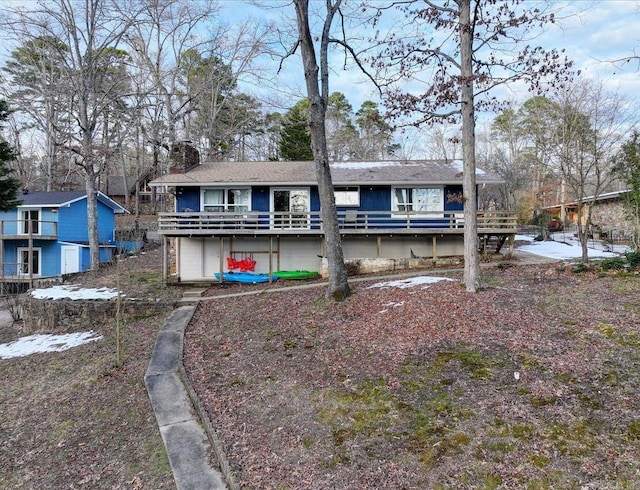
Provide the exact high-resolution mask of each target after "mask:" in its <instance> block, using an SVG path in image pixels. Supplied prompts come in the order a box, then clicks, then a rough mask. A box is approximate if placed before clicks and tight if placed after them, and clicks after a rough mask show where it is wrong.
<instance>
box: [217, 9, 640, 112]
mask: <svg viewBox="0 0 640 490" xmlns="http://www.w3.org/2000/svg"><path fill="white" fill-rule="evenodd" d="M348 1H349V0H347V2H348ZM527 3H530V4H532V5H534V4H540V3H542V2H534V1H528V2H527ZM544 3H545V4H546V5H548V6H550V7H551V8H553V9H555V10H557V18H558V19H559V21H558V22H557V24H555V25H548V26H546V28H545V31H541V32H540V33H539V35H538V36H537V37H536V38H534V39H530V44H532V45H540V46H543V47H545V48H557V49H565V52H566V54H567V56H568V57H569V58H570V59H572V60H573V61H574V62H575V68H576V69H578V70H580V71H581V72H582V73H583V75H584V76H586V77H590V78H594V79H600V80H602V81H603V83H604V84H605V86H606V88H607V89H608V90H610V91H612V92H618V93H620V94H626V95H628V96H630V97H635V96H636V93H637V90H638V86H639V84H640V65H639V63H638V61H635V62H632V63H627V64H626V65H624V66H622V65H620V64H618V65H615V64H613V63H612V62H611V61H612V60H617V59H621V58H627V57H629V56H633V55H634V53H635V54H636V55H639V56H640V0H573V1H559V0H552V1H550V2H544ZM266 4H267V5H282V4H287V6H286V7H283V8H281V9H272V10H265V9H259V8H257V7H256V6H251V5H246V4H242V3H240V2H238V1H232V0H223V1H222V5H223V7H224V8H223V10H222V18H223V19H228V20H229V22H231V23H238V22H242V19H244V18H246V17H247V16H251V17H253V18H269V19H273V20H275V21H276V22H279V23H280V25H283V23H284V22H285V21H283V20H282V17H283V16H287V15H288V16H289V22H290V23H291V24H293V22H294V18H293V17H292V16H293V15H294V8H293V5H291V3H290V2H281V1H275V0H273V1H268V0H267V2H266ZM241 5H243V6H242V8H240V6H241ZM360 29H363V30H365V31H366V29H367V27H364V26H362V27H360ZM369 29H370V28H369ZM283 49H284V48H283ZM343 61H344V58H343V55H342V54H335V55H334V56H332V58H331V61H330V65H331V70H332V72H331V76H330V82H329V86H330V92H334V91H338V92H342V93H344V94H345V95H346V96H347V99H348V100H349V102H351V104H352V106H353V107H354V110H357V109H358V108H359V107H360V105H361V103H362V102H363V101H364V100H374V101H376V102H378V101H379V98H378V97H377V92H376V89H375V88H374V87H373V85H372V84H371V82H369V81H368V80H367V79H366V77H365V76H364V75H362V74H361V73H360V72H359V71H358V70H357V69H355V68H351V69H348V70H343V69H342V67H343ZM279 62H280V60H279V59H277V58H274V59H273V60H271V61H270V62H268V63H271V67H272V70H271V72H273V73H274V72H275V70H277V64H278V63H279ZM268 63H267V64H268ZM275 86H276V87H278V89H283V90H284V89H287V90H290V91H291V94H294V95H292V96H291V97H290V98H289V100H292V99H295V97H296V96H299V97H302V96H303V94H304V79H303V72H302V64H301V61H300V58H299V57H298V56H292V57H290V58H288V59H287V60H286V61H285V62H284V63H283V65H282V70H281V74H280V75H279V76H278V77H277V78H276V81H275ZM244 88H245V89H246V90H248V91H254V93H256V94H261V93H263V91H264V90H265V89H266V90H271V85H270V84H268V83H265V84H264V85H262V86H261V87H256V86H255V84H254V83H252V84H251V85H247V86H245V87H244ZM500 96H501V97H504V98H506V99H508V100H514V101H515V102H520V103H521V102H524V101H525V100H526V99H528V98H529V97H531V96H532V94H530V93H528V92H527V89H526V87H524V86H518V85H514V86H511V87H509V88H508V89H501V92H500ZM285 103H286V102H285ZM291 105H292V104H291Z"/></svg>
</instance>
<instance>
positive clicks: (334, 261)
mask: <svg viewBox="0 0 640 490" xmlns="http://www.w3.org/2000/svg"><path fill="white" fill-rule="evenodd" d="M293 4H294V6H295V10H296V19H297V25H298V40H297V43H296V47H300V51H301V55H302V64H303V67H304V77H305V82H306V86H307V96H308V98H309V127H310V130H311V147H312V150H313V156H314V160H315V164H316V177H317V180H318V191H319V193H320V208H321V214H322V226H323V229H324V234H325V242H326V250H327V252H326V253H327V262H328V268H329V287H328V290H327V296H329V297H331V298H333V299H334V300H338V301H340V300H343V299H344V298H346V297H347V296H348V295H349V294H350V288H349V283H348V282H347V269H346V266H345V263H344V255H343V252H342V238H341V236H340V230H339V227H338V214H337V211H336V204H335V197H334V194H333V183H332V181H331V169H330V167H329V152H328V150H327V136H326V128H325V119H326V113H327V104H328V100H329V62H328V49H329V44H330V43H331V42H332V37H331V24H332V23H333V20H334V18H335V17H336V15H340V12H339V9H340V4H341V0H334V1H331V0H327V1H326V3H325V7H326V11H325V13H324V19H323V22H322V31H321V33H320V34H316V35H315V36H314V34H312V32H311V28H310V24H309V0H294V2H293ZM316 37H317V38H319V39H320V45H319V46H320V54H319V55H317V54H316V50H315V45H314V39H315V38H316ZM294 50H295V48H294ZM318 63H319V64H320V66H319V67H318Z"/></svg>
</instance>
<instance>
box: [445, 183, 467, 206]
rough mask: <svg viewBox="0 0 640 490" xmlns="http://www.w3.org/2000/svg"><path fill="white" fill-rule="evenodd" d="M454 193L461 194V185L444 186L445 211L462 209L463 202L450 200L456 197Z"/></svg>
mask: <svg viewBox="0 0 640 490" xmlns="http://www.w3.org/2000/svg"><path fill="white" fill-rule="evenodd" d="M456 194H459V195H460V196H461V195H462V186H461V185H446V186H445V187H444V210H445V211H463V210H464V204H463V203H461V202H458V201H457V200H451V199H452V198H455V197H457V196H456Z"/></svg>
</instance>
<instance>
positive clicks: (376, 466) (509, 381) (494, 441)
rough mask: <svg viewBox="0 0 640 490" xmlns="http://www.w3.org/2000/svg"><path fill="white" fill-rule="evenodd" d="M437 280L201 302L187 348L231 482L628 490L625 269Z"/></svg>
mask: <svg viewBox="0 0 640 490" xmlns="http://www.w3.org/2000/svg"><path fill="white" fill-rule="evenodd" d="M449 277H450V278H452V279H454V281H442V282H438V283H436V284H432V285H416V286H413V287H407V288H400V287H371V286H372V285H373V284H374V283H375V282H376V281H375V280H374V281H372V282H369V283H357V284H356V283H354V284H353V285H352V286H353V291H354V294H353V295H352V296H351V297H350V298H349V299H348V300H347V301H345V302H344V303H341V304H331V303H328V302H327V301H326V300H325V299H324V290H323V289H322V288H314V289H303V290H300V291H297V292H291V291H289V292H283V293H273V294H272V293H269V294H261V295H257V296H242V297H237V298H226V299H222V298H218V299H215V300H211V301H207V302H204V303H202V304H201V306H200V307H199V309H198V311H197V313H196V315H195V317H194V321H193V324H192V325H191V326H190V327H189V329H188V332H187V339H186V347H185V349H186V355H185V357H186V359H185V363H186V365H187V370H188V372H189V374H190V377H191V379H192V381H193V382H194V384H195V386H196V389H197V391H198V393H199V394H200V396H201V398H202V399H203V400H204V402H205V404H206V406H207V407H208V411H209V413H210V416H211V419H212V420H213V423H214V425H215V426H216V427H218V430H219V436H220V437H221V438H222V440H223V441H224V446H225V451H226V453H227V455H228V458H229V460H230V462H231V465H232V468H233V470H234V473H235V475H236V479H237V481H238V483H239V484H240V485H241V486H242V487H243V488H251V489H300V488H305V489H424V488H434V489H445V488H447V489H448V488H451V489H480V488H482V489H491V488H504V489H514V488H528V489H547V488H548V489H559V488H562V489H573V488H575V489H596V488H597V489H615V488H640V415H639V414H640V397H638V392H639V390H640V350H639V347H640V337H639V333H640V327H639V314H640V277H639V276H638V274H637V273H633V274H623V275H609V274H607V275H604V274H598V273H596V272H583V273H574V272H572V271H571V270H568V269H567V270H559V269H556V268H555V267H553V266H515V267H512V266H510V264H505V265H498V266H496V267H492V268H490V269H487V270H485V279H486V281H487V283H488V287H487V288H486V289H485V290H483V291H482V292H480V293H478V294H469V293H466V292H465V290H464V288H463V287H462V286H461V285H460V277H459V276H457V275H454V276H449ZM239 289H243V288H239ZM244 289H246V288H244ZM233 290H234V288H225V289H224V290H223V291H220V290H219V289H218V288H212V290H211V294H220V293H221V292H225V293H227V292H231V291H233Z"/></svg>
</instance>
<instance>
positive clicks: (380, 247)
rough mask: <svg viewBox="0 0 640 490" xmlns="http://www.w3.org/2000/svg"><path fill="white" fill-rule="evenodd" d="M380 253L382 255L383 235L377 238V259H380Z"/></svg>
mask: <svg viewBox="0 0 640 490" xmlns="http://www.w3.org/2000/svg"><path fill="white" fill-rule="evenodd" d="M380 255H382V237H381V236H380V235H378V237H377V239H376V259H379V258H380Z"/></svg>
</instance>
